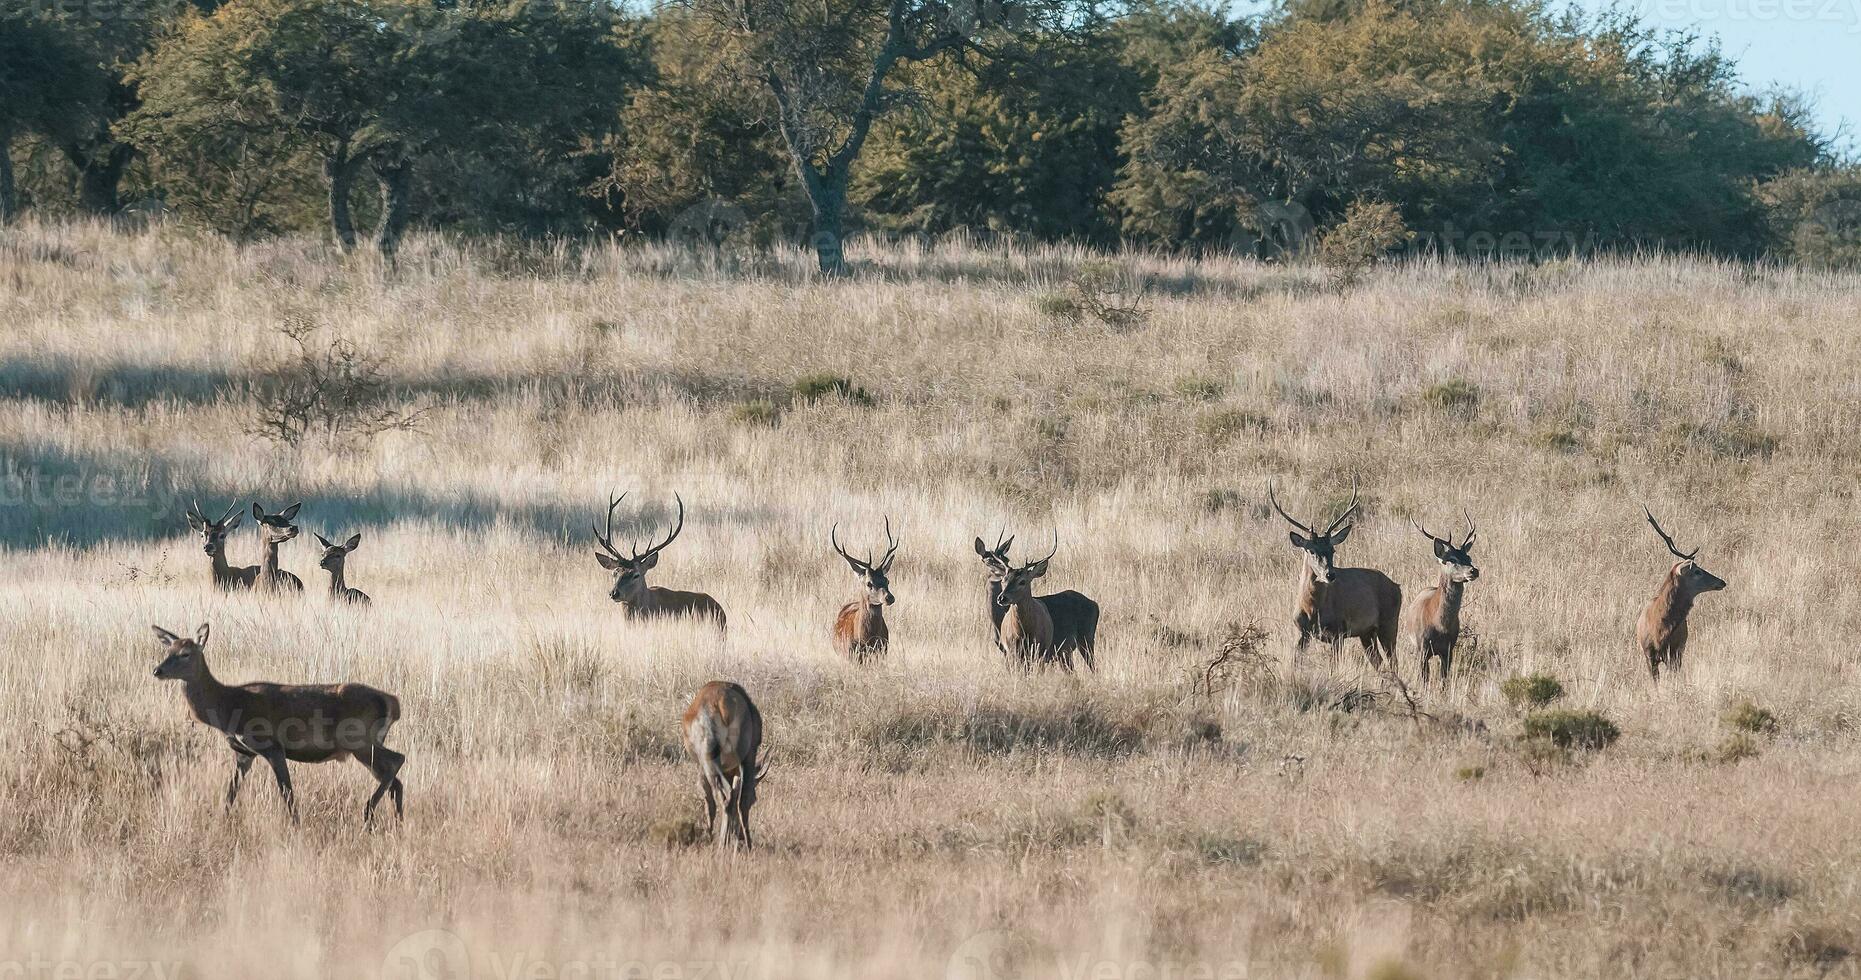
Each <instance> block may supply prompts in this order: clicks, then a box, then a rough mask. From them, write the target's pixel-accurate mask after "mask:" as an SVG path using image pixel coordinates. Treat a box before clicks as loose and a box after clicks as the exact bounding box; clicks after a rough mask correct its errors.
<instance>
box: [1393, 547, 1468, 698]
mask: <svg viewBox="0 0 1861 980" xmlns="http://www.w3.org/2000/svg"><path fill="white" fill-rule="evenodd" d="M1415 529H1416V530H1417V531H1420V532H1422V536H1423V537H1425V538H1427V539H1428V540H1430V541H1432V542H1434V547H1435V560H1437V561H1439V562H1440V563H1441V578H1440V579H1439V580H1438V581H1437V582H1436V583H1435V584H1434V585H1431V586H1429V587H1428V588H1425V589H1423V590H1422V591H1421V593H1420V594H1419V595H1417V596H1416V597H1415V601H1414V602H1412V603H1410V604H1409V611H1408V612H1407V613H1406V614H1405V616H1404V620H1405V622H1406V630H1407V632H1408V634H1409V636H1411V637H1413V638H1414V640H1415V647H1416V654H1417V655H1418V656H1419V657H1420V658H1421V661H1422V682H1423V683H1427V681H1428V661H1429V660H1431V659H1433V658H1436V657H1439V658H1440V659H1441V686H1442V687H1446V686H1447V682H1448V673H1449V672H1450V671H1451V670H1452V669H1453V667H1454V644H1456V643H1458V642H1460V604H1461V600H1462V599H1463V598H1464V597H1465V596H1466V590H1467V583H1468V582H1471V581H1473V580H1474V579H1477V578H1479V577H1480V570H1479V569H1478V568H1477V567H1475V566H1474V564H1473V539H1474V538H1475V537H1476V536H1478V534H1479V533H1480V532H1479V529H1478V528H1476V527H1474V526H1473V518H1472V516H1471V515H1468V516H1467V537H1466V539H1465V540H1463V541H1461V543H1459V544H1455V543H1454V536H1453V535H1452V534H1450V535H1448V536H1447V537H1446V538H1437V537H1435V536H1434V535H1432V534H1429V533H1428V529H1427V528H1425V527H1423V526H1422V525H1421V523H1420V522H1416V524H1415Z"/></svg>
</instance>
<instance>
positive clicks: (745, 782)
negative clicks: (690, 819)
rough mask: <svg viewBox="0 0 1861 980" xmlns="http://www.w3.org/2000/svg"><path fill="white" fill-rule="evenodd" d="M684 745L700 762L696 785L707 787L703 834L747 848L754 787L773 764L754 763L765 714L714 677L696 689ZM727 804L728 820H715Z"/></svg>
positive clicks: (738, 689)
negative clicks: (720, 809) (720, 807)
mask: <svg viewBox="0 0 1861 980" xmlns="http://www.w3.org/2000/svg"><path fill="white" fill-rule="evenodd" d="M681 728H682V731H683V733H684V736H685V748H686V750H687V751H689V752H690V753H691V757H692V758H693V759H694V760H696V761H697V763H698V783H699V785H701V786H703V787H704V814H705V832H706V833H709V834H713V835H714V836H715V839H716V841H717V844H718V846H720V847H723V846H727V845H730V844H732V843H740V844H742V845H743V847H744V848H745V849H746V850H747V849H749V848H751V847H753V846H754V845H755V842H754V841H753V840H752V839H751V837H750V808H751V807H754V806H755V805H756V786H757V784H758V783H761V782H762V781H763V777H765V776H767V775H768V773H769V764H768V762H767V761H764V762H763V763H762V764H761V765H758V764H757V762H756V753H757V752H758V751H759V750H760V749H761V748H762V713H761V712H759V711H757V710H756V703H755V702H754V701H751V700H750V696H749V692H747V691H745V690H743V688H742V687H740V686H738V685H736V684H732V683H729V682H727V681H712V682H710V683H709V684H706V685H704V686H703V687H701V688H699V689H698V693H697V695H696V696H694V697H693V698H692V699H691V705H690V707H687V708H686V709H685V717H684V720H683V724H682V726H681ZM720 800H721V801H722V802H723V807H724V822H723V823H722V824H721V825H720V824H719V823H718V822H717V807H718V802H719V801H720Z"/></svg>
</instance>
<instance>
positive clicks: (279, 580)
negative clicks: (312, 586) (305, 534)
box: [252, 500, 304, 592]
mask: <svg viewBox="0 0 1861 980" xmlns="http://www.w3.org/2000/svg"><path fill="white" fill-rule="evenodd" d="M302 506H304V505H303V504H302V503H301V502H299V503H295V504H292V505H291V506H289V507H286V508H285V509H283V510H281V511H279V512H278V513H276V514H267V513H265V508H263V507H260V506H259V505H258V501H256V500H254V501H253V502H252V519H253V520H255V521H257V522H258V534H259V546H260V548H261V549H262V551H261V553H260V557H259V566H258V567H259V573H258V584H259V585H260V586H262V587H263V588H266V589H270V590H272V591H275V592H302V591H304V582H303V580H302V579H300V578H298V577H297V576H295V575H292V574H291V573H290V572H287V571H284V570H283V569H280V568H279V567H278V548H279V546H280V545H283V544H284V543H285V542H286V541H289V540H291V539H292V538H295V537H297V525H295V524H293V523H291V520H292V519H293V518H295V517H296V516H297V511H298V508H300V507H302Z"/></svg>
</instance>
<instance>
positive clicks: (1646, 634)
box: [1635, 506, 1725, 681]
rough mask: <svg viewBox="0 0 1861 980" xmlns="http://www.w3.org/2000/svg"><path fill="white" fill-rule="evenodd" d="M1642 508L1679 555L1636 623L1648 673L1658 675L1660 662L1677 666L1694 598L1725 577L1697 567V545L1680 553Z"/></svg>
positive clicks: (1716, 587)
mask: <svg viewBox="0 0 1861 980" xmlns="http://www.w3.org/2000/svg"><path fill="white" fill-rule="evenodd" d="M1641 512H1642V513H1644V514H1646V515H1648V526H1649V527H1652V528H1654V533H1655V534H1658V535H1660V538H1661V543H1662V544H1665V545H1667V550H1668V551H1669V552H1670V553H1671V554H1672V555H1673V556H1674V557H1675V558H1678V559H1680V560H1679V561H1676V562H1674V564H1673V567H1671V568H1669V569H1668V570H1667V578H1666V579H1664V580H1662V582H1661V589H1660V591H1659V592H1656V593H1655V594H1654V598H1653V599H1652V600H1650V601H1649V602H1648V607H1647V608H1646V609H1643V610H1642V611H1641V620H1640V621H1639V622H1638V623H1636V624H1635V639H1636V641H1637V642H1639V643H1640V644H1641V652H1642V653H1645V654H1647V655H1648V676H1650V677H1653V678H1654V679H1655V680H1657V681H1658V680H1660V679H1661V666H1662V665H1663V664H1665V665H1667V666H1669V667H1672V668H1673V669H1674V670H1679V669H1680V666H1681V660H1682V658H1683V657H1684V656H1685V654H1686V650H1687V613H1689V612H1692V611H1693V600H1694V599H1697V598H1698V597H1699V595H1700V593H1702V592H1717V591H1719V590H1720V589H1723V588H1725V580H1724V579H1722V578H1720V577H1719V576H1717V575H1714V574H1713V573H1711V572H1709V571H1707V570H1705V569H1704V568H1701V567H1700V564H1699V562H1696V561H1694V560H1693V556H1694V555H1697V554H1699V549H1698V548H1694V549H1693V550H1692V551H1689V552H1686V553H1684V554H1682V553H1681V551H1680V549H1679V548H1676V547H1674V539H1673V538H1671V537H1668V535H1667V532H1666V531H1663V530H1661V524H1660V522H1659V521H1656V520H1655V519H1654V512H1653V511H1650V510H1649V509H1648V508H1647V507H1646V506H1643V507H1642V508H1641Z"/></svg>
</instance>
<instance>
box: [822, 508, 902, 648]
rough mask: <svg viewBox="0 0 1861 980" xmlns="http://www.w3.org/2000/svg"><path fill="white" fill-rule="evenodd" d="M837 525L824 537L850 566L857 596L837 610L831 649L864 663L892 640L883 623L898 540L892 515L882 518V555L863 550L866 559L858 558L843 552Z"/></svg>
mask: <svg viewBox="0 0 1861 980" xmlns="http://www.w3.org/2000/svg"><path fill="white" fill-rule="evenodd" d="M839 532H840V526H839V525H838V524H836V525H834V527H833V528H832V529H831V530H829V531H828V532H827V540H828V541H829V542H830V543H832V544H833V546H834V550H835V551H837V552H839V553H840V557H841V558H844V559H846V563H847V567H849V568H851V569H853V575H854V577H855V578H857V579H859V583H860V592H859V598H857V599H854V600H853V601H852V602H849V603H847V604H846V605H844V606H841V607H840V614H839V615H837V616H835V617H834V649H835V650H837V651H839V652H840V655H841V656H843V657H848V658H851V659H852V660H853V661H854V662H855V663H865V662H866V658H867V657H883V656H885V649H886V646H887V644H888V643H889V642H890V640H891V631H890V630H888V629H887V628H886V626H885V607H886V606H889V605H891V604H892V602H893V601H894V600H893V597H892V582H891V579H890V578H889V577H888V576H889V575H890V573H891V570H892V559H893V558H895V557H897V555H898V542H897V541H896V540H894V539H893V537H892V519H891V518H890V517H887V518H886V519H885V557H883V558H881V559H879V561H878V562H877V563H874V562H873V560H872V552H870V551H868V552H866V560H865V561H860V560H859V559H858V558H855V557H853V556H852V555H849V554H847V553H846V549H845V548H842V547H840V538H839Z"/></svg>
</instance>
